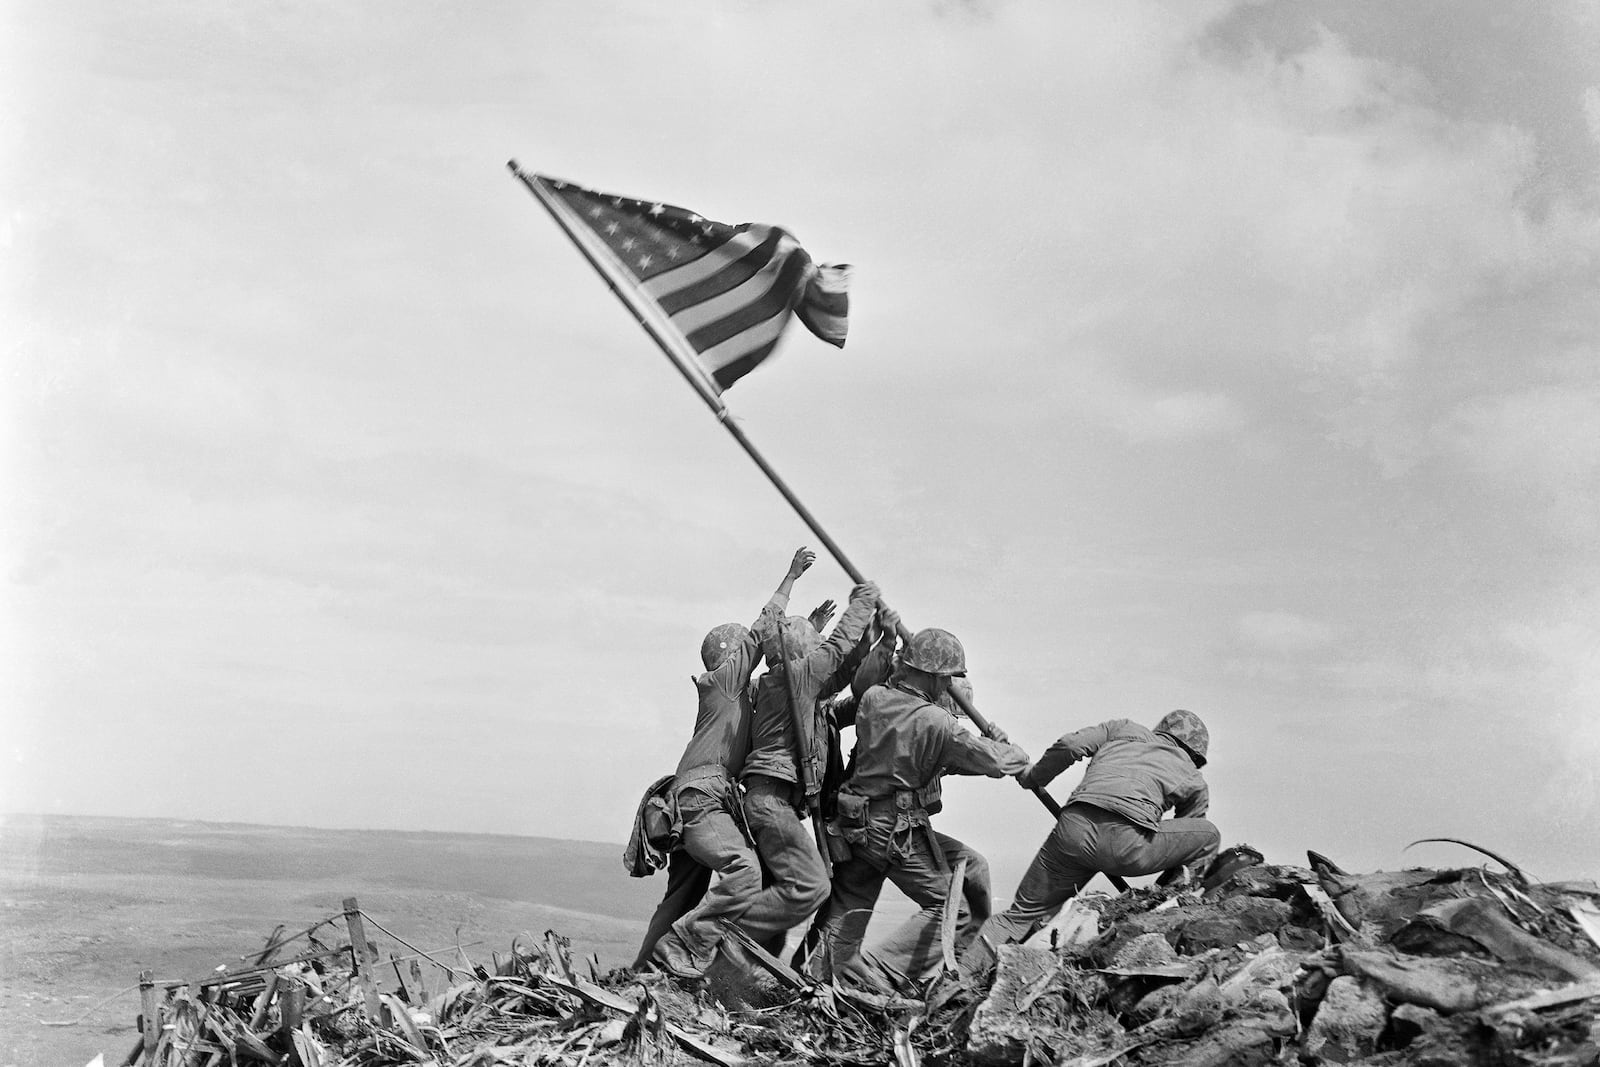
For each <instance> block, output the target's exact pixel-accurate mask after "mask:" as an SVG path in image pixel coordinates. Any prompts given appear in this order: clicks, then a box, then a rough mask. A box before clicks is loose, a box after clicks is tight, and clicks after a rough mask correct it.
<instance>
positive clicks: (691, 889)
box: [633, 849, 711, 971]
mask: <svg viewBox="0 0 1600 1067" xmlns="http://www.w3.org/2000/svg"><path fill="white" fill-rule="evenodd" d="M710 886H711V868H710V867H707V866H706V865H705V864H703V863H701V862H700V861H699V860H697V859H695V858H694V857H693V856H691V855H689V854H688V853H687V852H685V851H683V850H682V849H678V850H677V851H676V852H673V853H672V855H671V856H670V857H669V858H668V859H667V891H666V893H665V895H663V896H662V898H661V903H660V904H657V905H656V910H655V914H654V915H651V916H650V924H649V925H648V926H646V927H645V931H644V941H643V943H641V944H640V945H639V956H638V958H637V959H635V960H634V961H633V969H634V970H636V971H637V970H641V969H643V968H644V966H645V964H647V963H649V962H650V953H652V952H654V951H655V948H656V942H657V941H660V940H661V936H662V935H663V934H665V933H666V932H667V931H668V930H670V929H672V924H673V923H675V922H677V921H678V920H679V919H681V918H683V917H684V916H685V915H687V914H689V912H691V911H693V910H694V906H695V905H696V904H698V903H700V898H701V897H703V896H705V895H706V890H707V889H708V888H710Z"/></svg>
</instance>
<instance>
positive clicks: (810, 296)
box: [519, 174, 849, 393]
mask: <svg viewBox="0 0 1600 1067" xmlns="http://www.w3.org/2000/svg"><path fill="white" fill-rule="evenodd" d="M519 176H522V177H523V180H524V181H526V182H529V184H530V185H536V186H538V187H539V188H540V189H542V190H543V191H544V192H545V193H546V194H548V195H549V196H551V197H553V198H555V199H556V200H557V201H558V202H559V203H560V204H561V205H563V206H564V207H565V208H566V209H567V213H568V217H569V220H570V221H573V222H576V223H578V224H580V225H581V226H582V228H583V230H584V231H587V233H589V234H592V235H593V237H594V238H595V239H597V241H598V243H599V247H598V248H596V246H595V244H594V242H585V243H586V244H587V245H588V247H589V248H590V250H591V251H599V252H602V253H609V257H610V258H611V259H612V260H613V261H614V265H615V266H618V267H620V268H621V269H622V272H623V274H624V276H625V279H626V280H628V281H631V283H632V285H633V288H634V290H635V292H636V293H637V294H638V295H639V296H642V297H643V298H644V299H645V300H646V301H648V302H649V303H650V304H651V305H653V306H654V307H655V308H657V309H659V310H660V312H661V313H662V315H663V316H664V317H665V318H666V320H667V321H668V322H669V323H670V324H671V326H672V328H673V329H674V330H675V331H676V332H677V334H678V335H679V336H680V337H681V338H682V339H683V340H684V341H686V342H687V343H688V345H689V347H690V348H691V349H693V350H694V353H695V358H696V360H697V361H698V363H699V365H700V367H701V369H703V371H704V372H705V374H706V375H707V376H708V377H709V378H710V380H711V381H712V382H713V383H715V384H714V388H715V390H716V392H718V393H720V392H721V391H722V390H724V389H726V388H728V387H729V386H730V385H732V384H733V383H734V382H736V381H738V380H739V379H740V378H742V377H744V376H745V375H746V374H748V373H750V372H751V371H752V370H754V369H755V367H756V365H757V364H759V363H760V362H761V361H762V360H764V359H766V358H767V357H768V356H769V355H771V354H772V350H773V348H774V347H775V346H776V345H777V343H778V337H779V335H780V334H782V333H783V328H784V327H785V326H786V325H788V322H789V313H790V312H791V311H793V312H794V313H795V314H796V315H797V316H799V318H800V321H801V322H803V323H805V324H806V326H807V327H808V328H809V329H810V330H811V332H812V333H814V334H816V335H817V336H818V337H820V338H822V339H823V340H824V341H827V342H828V343H829V344H832V345H837V346H838V347H840V348H843V347H844V339H845V329H846V316H847V313H848V310H849V297H848V295H847V293H846V287H847V284H848V280H849V268H848V267H847V266H842V265H841V266H834V265H831V264H818V263H813V262H812V260H811V257H810V256H809V255H807V254H806V250H805V249H804V248H801V247H800V244H799V242H797V241H796V240H795V239H794V238H793V237H792V236H790V234H789V233H788V232H787V231H785V230H783V229H782V228H780V227H777V226H765V225H761V224H759V223H748V222H747V223H742V224H740V225H737V226H729V225H727V224H725V223H721V222H714V221H712V220H711V219H708V218H705V217H704V216H702V215H699V214H697V213H695V212H693V211H689V210H687V209H685V208H681V207H674V206H673V205H671V204H663V203H660V202H658V201H652V200H634V199H630V198H628V197H625V196H613V195H611V194H609V193H600V192H596V191H595V190H593V189H585V188H584V187H582V186H580V185H574V184H572V183H571V182H567V181H561V180H560V179H557V178H550V177H547V176H545V175H541V174H535V175H531V176H528V175H519ZM582 236H584V235H583V234H576V235H575V237H582Z"/></svg>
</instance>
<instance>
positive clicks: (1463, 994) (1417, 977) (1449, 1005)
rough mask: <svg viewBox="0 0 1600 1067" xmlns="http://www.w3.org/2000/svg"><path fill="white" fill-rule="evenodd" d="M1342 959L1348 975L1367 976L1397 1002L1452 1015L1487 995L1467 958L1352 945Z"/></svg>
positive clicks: (1369, 980) (1344, 951)
mask: <svg viewBox="0 0 1600 1067" xmlns="http://www.w3.org/2000/svg"><path fill="white" fill-rule="evenodd" d="M1340 960H1341V962H1342V964H1343V970H1344V971H1345V973H1346V975H1353V976H1355V977H1358V978H1365V979H1367V981H1368V982H1370V983H1371V984H1372V985H1374V986H1376V987H1377V988H1379V989H1381V990H1382V991H1383V994H1384V996H1386V997H1388V998H1389V999H1390V1000H1392V1001H1394V1002H1395V1003H1397V1004H1418V1005H1421V1006H1422V1007H1424V1008H1432V1009H1434V1010H1435V1011H1440V1012H1444V1013H1445V1014H1446V1015H1449V1014H1451V1013H1452V1012H1458V1011H1470V1010H1472V1009H1473V1008H1476V1007H1478V1006H1479V1004H1481V1003H1482V1002H1483V999H1484V998H1483V994H1482V991H1481V989H1480V988H1479V985H1478V982H1477V980H1476V978H1475V977H1474V976H1473V974H1472V972H1471V971H1470V970H1469V969H1468V968H1467V966H1466V961H1465V960H1439V959H1429V958H1426V957H1418V956H1396V955H1394V954H1392V953H1388V952H1380V951H1378V950H1376V949H1349V948H1347V949H1344V950H1342V951H1341V952H1340ZM1334 981H1336V982H1337V981H1338V979H1334ZM1329 988H1330V989H1331V988H1332V987H1331V985H1330V987H1329Z"/></svg>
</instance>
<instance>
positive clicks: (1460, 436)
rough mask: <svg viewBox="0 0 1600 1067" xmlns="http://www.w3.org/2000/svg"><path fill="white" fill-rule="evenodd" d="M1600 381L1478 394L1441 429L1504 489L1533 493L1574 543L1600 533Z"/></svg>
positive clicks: (1447, 443)
mask: <svg viewBox="0 0 1600 1067" xmlns="http://www.w3.org/2000/svg"><path fill="white" fill-rule="evenodd" d="M1597 428H1600V383H1597V384H1596V385H1594V386H1592V387H1589V388H1581V387H1580V388H1550V387H1542V388H1537V389H1529V390H1523V391H1521V392H1517V393H1513V394H1509V395H1504V396H1491V397H1479V398H1475V399H1473V400H1471V401H1468V402H1467V403H1464V404H1462V405H1461V406H1460V407H1458V408H1457V409H1456V410H1455V412H1454V413H1452V415H1451V416H1450V417H1449V418H1448V419H1446V420H1445V421H1444V422H1443V424H1442V425H1441V426H1440V427H1439V428H1438V430H1437V436H1438V438H1439V440H1440V441H1441V442H1442V444H1443V447H1445V448H1447V449H1448V450H1450V451H1451V452H1453V453H1455V454H1457V455H1459V456H1461V457H1462V458H1464V459H1465V460H1466V461H1467V462H1468V463H1469V464H1470V465H1471V466H1472V467H1473V469H1475V470H1477V471H1479V472H1480V473H1482V474H1483V475H1484V476H1485V477H1486V478H1487V479H1488V480H1489V481H1490V482H1491V483H1492V484H1494V485H1495V486H1496V487H1497V488H1499V489H1500V490H1501V491H1502V492H1506V493H1508V494H1511V495H1514V496H1516V497H1519V498H1522V499H1524V500H1526V501H1528V506H1531V507H1534V508H1536V509H1538V512H1539V513H1540V514H1541V515H1542V516H1543V517H1544V519H1545V521H1546V523H1547V524H1548V525H1549V527H1550V529H1551V530H1552V531H1553V532H1555V533H1556V534H1557V535H1559V536H1560V537H1562V538H1563V539H1565V540H1567V541H1569V542H1571V543H1574V544H1584V545H1591V544H1593V542H1594V540H1595V538H1596V537H1597V536H1600V432H1597Z"/></svg>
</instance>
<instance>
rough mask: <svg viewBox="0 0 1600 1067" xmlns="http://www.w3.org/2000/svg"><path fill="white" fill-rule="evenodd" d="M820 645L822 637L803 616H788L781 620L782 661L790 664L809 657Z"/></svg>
mask: <svg viewBox="0 0 1600 1067" xmlns="http://www.w3.org/2000/svg"><path fill="white" fill-rule="evenodd" d="M820 644H822V635H821V634H819V633H817V628H816V627H815V626H813V625H811V620H810V619H808V618H806V617H805V616H804V615H790V616H788V617H787V618H785V619H784V620H783V659H784V662H786V663H792V662H794V661H795V660H797V659H804V658H805V657H807V656H809V655H810V654H811V653H812V651H813V650H815V649H816V647H817V646H818V645H820Z"/></svg>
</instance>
